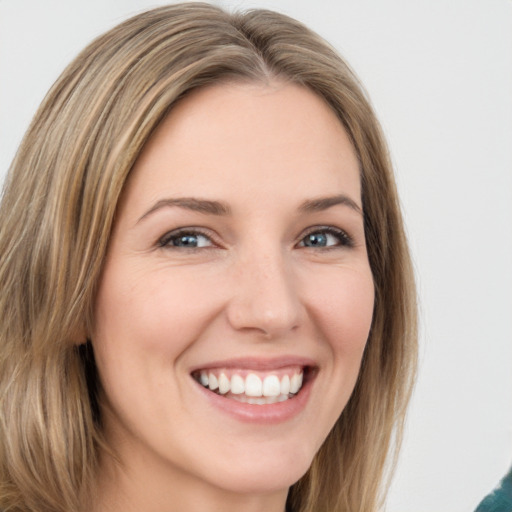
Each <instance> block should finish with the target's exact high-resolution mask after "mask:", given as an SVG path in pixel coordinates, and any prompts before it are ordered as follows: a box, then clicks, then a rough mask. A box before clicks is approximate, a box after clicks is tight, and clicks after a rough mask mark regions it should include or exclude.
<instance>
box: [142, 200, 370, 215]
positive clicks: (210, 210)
mask: <svg viewBox="0 0 512 512" xmlns="http://www.w3.org/2000/svg"><path fill="white" fill-rule="evenodd" d="M338 205H345V206H348V207H349V208H351V209H352V210H354V211H356V212H357V213H359V214H361V215H362V213H363V210H362V208H361V207H360V206H359V205H358V204H357V203H356V202H355V201H354V200H353V199H351V198H350V197H348V196H346V195H344V194H340V195H337V196H329V197H319V198H316V199H308V200H307V201H304V202H303V203H302V204H301V205H300V206H299V212H303V213H314V212H321V211H324V210H327V209H329V208H332V207H333V206H338ZM173 206H177V207H178V208H185V209H186V210H191V211H194V212H199V213H204V214H205V215H219V216H226V215H230V214H231V208H230V207H229V205H227V204H226V203H223V202H221V201H210V200H208V199H198V198H195V197H179V198H175V199H171V198H166V199H161V200H160V201H157V202H156V203H155V204H154V205H153V206H152V207H151V208H150V209H149V210H148V211H147V212H146V213H145V214H144V215H142V217H140V218H139V220H138V221H137V222H140V221H141V220H143V219H145V218H146V217H148V216H149V215H151V214H152V213H154V212H156V211H157V210H160V209H162V208H166V207H173Z"/></svg>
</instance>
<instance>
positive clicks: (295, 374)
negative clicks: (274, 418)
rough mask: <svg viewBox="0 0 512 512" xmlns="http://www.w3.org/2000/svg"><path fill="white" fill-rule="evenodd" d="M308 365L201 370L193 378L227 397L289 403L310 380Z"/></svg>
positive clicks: (252, 401)
mask: <svg viewBox="0 0 512 512" xmlns="http://www.w3.org/2000/svg"><path fill="white" fill-rule="evenodd" d="M309 373H310V370H309V369H308V367H299V366H294V367H289V368H281V369H279V370H277V371H270V372H259V371H253V370H242V369H232V368H230V369H227V368H223V369H221V368H219V369H217V368H216V369H209V370H198V371H195V372H193V373H192V377H193V378H194V379H195V380H196V381H197V382H198V383H199V384H201V385H202V386H203V387H204V388H206V389H208V390H210V391H211V392H212V393H216V394H217V395H222V396H223V397H224V398H227V399H231V400H235V401H237V402H243V403H247V404H253V405H267V404H275V403H278V402H286V401H287V400H289V399H291V398H293V397H294V396H296V395H297V394H298V393H299V392H300V390H301V389H302V385H303V383H304V382H305V379H306V380H307V377H308V374H309Z"/></svg>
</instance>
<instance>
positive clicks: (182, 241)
mask: <svg viewBox="0 0 512 512" xmlns="http://www.w3.org/2000/svg"><path fill="white" fill-rule="evenodd" d="M174 245H176V246H179V247H197V237H196V236H195V235H183V236H180V237H179V238H178V239H177V240H176V241H175V242H174Z"/></svg>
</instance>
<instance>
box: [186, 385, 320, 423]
mask: <svg viewBox="0 0 512 512" xmlns="http://www.w3.org/2000/svg"><path fill="white" fill-rule="evenodd" d="M313 380H314V378H313V377H311V378H308V379H307V381H305V382H304V384H303V386H302V388H301V389H300V391H299V392H298V393H297V394H296V395H295V396H294V397H293V398H289V399H288V400H285V401H284V402H277V403H275V404H265V405H256V404H248V403H244V402H238V401H236V400H233V399H230V398H225V397H224V396H222V395H218V394H217V393H213V392H212V391H210V390H208V389H207V388H205V387H204V386H202V385H201V384H200V383H198V382H196V380H194V379H193V382H194V384H195V386H196V387H197V388H198V390H199V391H200V392H201V393H202V395H203V396H204V397H205V398H206V399H207V400H208V401H209V403H210V404H212V405H213V406H214V407H216V408H218V409H220V410H221V411H222V412H224V413H226V414H228V415H230V416H232V417H233V418H235V419H237V420H238V421H243V422H246V423H261V424H276V423H282V422H285V421H288V420H290V419H292V418H294V417H295V416H297V415H298V414H300V412H301V411H303V410H304V409H305V407H306V404H307V402H308V399H309V395H310V391H311V387H312V385H313Z"/></svg>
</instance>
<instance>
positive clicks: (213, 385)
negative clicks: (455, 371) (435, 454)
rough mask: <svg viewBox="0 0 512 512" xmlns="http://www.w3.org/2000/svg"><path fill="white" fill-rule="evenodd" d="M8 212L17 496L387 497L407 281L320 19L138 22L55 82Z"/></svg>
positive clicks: (6, 346) (9, 385)
mask: <svg viewBox="0 0 512 512" xmlns="http://www.w3.org/2000/svg"><path fill="white" fill-rule="evenodd" d="M0 216H1V222H0V225H1V228H0V229H1V236H0V240H1V242H0V243H1V246H0V247H1V252H2V267H1V282H2V286H3V293H2V299H1V322H0V325H1V329H2V331H1V332H2V334H1V343H2V345H1V351H0V352H1V358H2V359H1V367H0V379H1V380H0V387H1V390H2V393H1V407H2V409H1V411H2V413H1V422H2V423H1V429H2V435H1V443H2V444H1V446H2V448H1V452H0V468H1V469H0V475H1V476H0V482H1V484H0V485H1V488H0V507H2V509H6V510H20V511H36V510H37V511H41V510H48V511H49V510H51V511H67V512H69V511H83V510H93V511H104V510H124V511H127V510H140V509H143V510H147V511H151V510H158V511H164V510H165V511H174V510H190V511H194V510H198V511H199V510H200V511H208V510H225V511H229V510H235V509H236V510H266V511H283V510H284V509H285V507H286V510H291V511H294V512H299V511H301V512H302V511H313V510H329V511H342V510H343V511H346V510H350V511H365V512H368V511H371V510H376V509H377V508H378V506H379V504H380V503H381V500H382V498H383V496H384V492H383V491H384V489H385V485H383V481H384V477H385V476H386V461H387V460H388V457H389V456H393V455H394V454H395V453H396V451H395V448H396V447H397V445H398V441H399V439H400V433H401V429H402V426H403V419H404V413H405V407H406V403H407V401H408V398H409V395H410V390H411V385H412V378H413V374H414V366H415V357H416V325H415V296H414V287H413V279H412V273H411V265H410V260H409V256H408V251H407V245H406V241H405V236H404V233H403V227H402V221H401V216H400V210H399V205H398V200H397V195H396V190H395V185H394V181H393V177H392V172H391V168H390V164H389V161H388V159H387V151H386V147H385V144H384V141H383V139H382V136H381V133H380V130H379V126H378V123H377V121H376V119H375V116H374V114H373V112H372V110H371V108H370V106H369V104H368V101H367V99H366V98H365V95H364V93H363V91H362V90H361V87H360V85H359V84H358V82H357V80H356V78H355V77H354V75H353V74H352V73H351V71H350V70H349V68H348V67H347V65H346V64H345V63H344V62H343V61H342V60H341V59H340V58H339V57H338V56H337V55H336V54H335V53H334V51H333V50H332V49H331V48H330V47H329V46H328V45H327V44H326V43H325V42H323V41H322V40H321V39H320V38H319V37H318V36H317V35H315V34H314V33H312V32H310V31H309V30H308V29H306V28H305V27H304V26H303V25H301V24H300V23H298V22H296V21H294V20H291V19H289V18H287V17H285V16H282V15H279V14H276V13H272V12H269V11H252V12H248V13H245V14H233V15H231V14H227V13H225V12H223V11H221V10H220V9H218V8H216V7H213V6H209V5H206V4H198V3H193V4H183V5H174V6H169V7H164V8H159V9H155V10H153V11H149V12H147V13H144V14H141V15H139V16H136V17H134V18H132V19H131V20H128V21H126V22H125V23H123V24H121V25H119V26H118V27H116V28H114V29H113V30H111V31H110V32H108V33H106V34H105V35H104V36H102V37H100V38H99V39H97V40H96V41H94V42H93V43H92V44H91V45H90V46H89V47H87V48H86V49H85V50H84V51H83V52H82V53H81V54H80V55H79V56H78V58H77V59H76V60H75V61H74V62H73V63H72V64H71V65H70V66H69V67H68V68H67V69H66V70H65V71H64V73H63V75H62V76H61V77H60V79H59V80H58V81H57V83H56V84H55V85H54V87H53V88H52V90H51V91H50V93H49V95H48V97H47V98H46V99H45V101H44V103H43V105H42V106H41V108H40V110H39V111H38V113H37V114H36V117H35V119H34V121H33V123H32V125H31V127H30V128H29V130H28V132H27V135H26V137H25V139H24V141H23V143H22V145H21V147H20V149H19V151H18V154H17V156H16V158H15V160H14V162H13V164H12V167H11V170H10V174H9V177H8V180H7V183H6V186H5V191H4V196H3V200H2V206H1V211H0Z"/></svg>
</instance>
